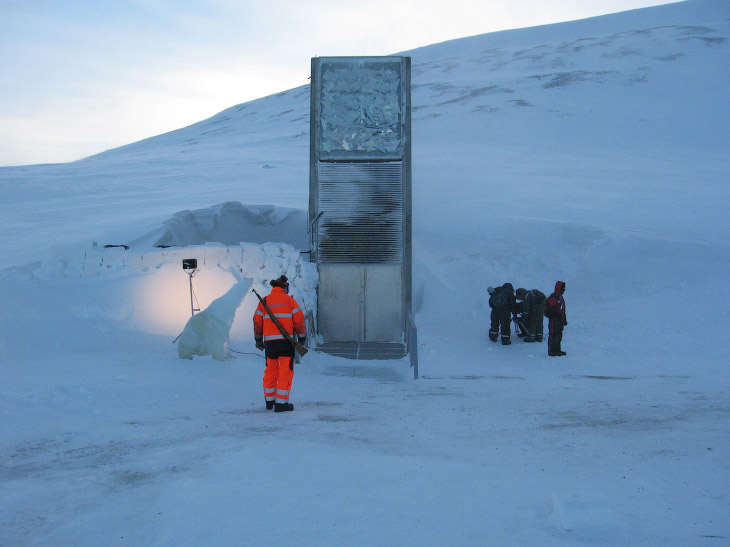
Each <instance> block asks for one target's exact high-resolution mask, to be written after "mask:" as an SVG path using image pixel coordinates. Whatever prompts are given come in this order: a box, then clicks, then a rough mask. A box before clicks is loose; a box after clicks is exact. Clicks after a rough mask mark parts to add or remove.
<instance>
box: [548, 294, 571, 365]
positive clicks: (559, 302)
mask: <svg viewBox="0 0 730 547" xmlns="http://www.w3.org/2000/svg"><path fill="white" fill-rule="evenodd" d="M563 293H565V282H564V281H558V282H556V283H555V292H554V293H553V294H551V295H550V296H549V297H548V299H547V308H546V311H545V314H546V315H547V317H548V355H550V356H551V357H559V356H562V355H565V354H566V353H565V352H564V351H563V350H562V348H561V347H560V344H561V342H562V341H563V328H564V327H565V326H566V325H567V324H568V320H567V316H566V315H565V299H564V298H563Z"/></svg>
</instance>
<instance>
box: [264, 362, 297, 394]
mask: <svg viewBox="0 0 730 547" xmlns="http://www.w3.org/2000/svg"><path fill="white" fill-rule="evenodd" d="M293 359H294V357H288V356H287V357H284V356H281V355H280V356H279V357H277V358H275V359H271V358H269V357H267V358H266V370H264V397H266V400H267V401H274V402H276V403H288V402H289V392H290V391H291V384H292V380H293V379H294V367H292V366H291V365H292V360H293Z"/></svg>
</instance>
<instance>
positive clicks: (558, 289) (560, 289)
mask: <svg viewBox="0 0 730 547" xmlns="http://www.w3.org/2000/svg"><path fill="white" fill-rule="evenodd" d="M564 292H565V281H557V282H556V283H555V294H563V293H564Z"/></svg>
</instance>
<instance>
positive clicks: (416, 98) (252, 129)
mask: <svg viewBox="0 0 730 547" xmlns="http://www.w3.org/2000/svg"><path fill="white" fill-rule="evenodd" d="M728 11H730V9H729V8H728V3H727V2H724V1H721V0H697V1H689V2H684V3H678V4H670V5H667V6H661V7H657V8H649V9H643V10H636V11H631V12H626V13H621V14H616V15H609V16H604V17H597V18H593V19H588V20H584V21H576V22H571V23H563V24H556V25H549V26H545V27H536V28H530V29H523V30H515V31H507V32H499V33H492V34H485V35H481V36H474V37H470V38H464V39H461V40H453V41H450V42H445V43H442V44H436V45H433V46H428V47H424V48H419V49H417V50H414V51H411V52H405V53H406V54H408V55H411V56H412V59H413V79H412V80H413V82H412V83H413V108H414V115H413V134H414V137H413V161H414V177H413V181H414V182H413V184H414V213H415V214H414V237H415V239H416V240H419V239H421V238H422V237H423V230H425V229H427V228H428V227H429V226H432V225H434V224H435V225H439V227H443V226H444V225H445V224H448V223H449V222H451V219H452V218H453V214H454V211H460V213H461V214H462V215H463V214H464V213H466V216H467V217H480V220H479V222H478V223H477V225H476V226H475V227H479V228H481V227H483V221H482V220H481V218H483V217H486V218H488V219H495V218H498V217H499V218H501V217H507V218H514V217H515V216H518V217H519V218H529V219H532V220H534V221H536V222H548V223H550V222H556V221H558V222H561V223H564V222H568V223H570V222H577V223H581V224H583V223H585V219H586V217H589V218H590V219H592V221H594V223H595V224H596V225H600V226H602V227H611V229H620V230H628V231H631V232H640V233H645V234H647V235H650V236H651V237H660V238H666V237H670V238H677V239H683V240H685V241H695V242H701V241H714V242H722V241H724V239H725V238H724V235H725V234H727V233H728V231H729V227H730V225H729V224H728V222H730V221H728V215H726V214H725V209H726V208H725V205H726V204H727V202H728V200H727V197H728V189H727V188H728V186H727V184H726V183H727V172H728V165H729V163H728V154H727V151H728V150H730V138H729V137H728V131H727V122H728V120H730V106H729V103H730V102H729V101H728V100H727V96H726V93H727V88H728V83H730V62H728V61H729V59H730V55H728V35H729V34H730V33H729V32H728V17H729V14H728ZM308 110H309V90H308V88H307V87H301V88H296V89H293V90H289V91H285V92H282V93H280V94H277V95H273V96H270V97H266V98H263V99H259V100H256V101H252V102H249V103H245V104H241V105H238V106H235V107H232V108H230V109H228V110H225V111H223V112H221V113H220V114H218V115H216V116H214V117H212V118H210V119H208V120H204V121H202V122H200V123H197V124H195V125H192V126H189V127H186V128H184V129H180V130H178V131H173V132H171V133H167V134H165V135H160V136H158V137H153V138H150V139H147V140H144V141H140V142H137V143H134V144H130V145H128V146H124V147H121V148H118V149H114V150H110V151H108V152H105V153H102V154H99V155H97V156H93V157H91V158H88V159H86V160H82V161H79V162H75V163H69V164H60V165H40V166H26V167H7V168H0V187H1V188H2V191H3V200H4V201H5V202H6V203H9V204H12V207H9V208H6V210H5V212H4V220H3V224H2V232H1V233H0V240H1V243H0V245H2V247H1V248H0V249H1V250H2V252H3V255H4V257H5V260H6V264H10V265H13V264H20V263H23V262H26V261H30V260H33V259H36V258H38V256H39V255H40V254H42V253H43V249H39V248H34V247H35V243H34V242H35V240H36V237H37V236H39V235H40V236H42V241H44V242H45V243H47V244H49V245H51V244H60V243H72V244H78V243H82V242H83V243H86V242H88V241H89V239H98V240H102V241H105V242H114V243H118V242H124V241H130V240H132V239H135V238H137V237H140V236H141V235H142V234H144V233H147V232H148V231H151V230H154V229H156V228H157V227H158V226H159V225H160V223H162V222H163V221H164V220H165V219H167V218H169V217H170V216H171V215H173V214H174V213H176V212H178V211H181V210H184V209H199V208H201V207H206V206H211V205H213V204H217V203H223V202H227V201H238V202H241V203H274V204H277V205H280V206H285V207H294V208H299V209H306V207H307V195H308V147H309V136H308V131H309V113H308ZM110 130H113V128H111V129H110ZM442 194H449V195H451V196H452V203H454V205H455V206H456V207H457V209H453V208H452V207H451V206H449V207H445V206H444V202H443V200H442V199H441V195H442ZM112 198H113V199H114V200H115V203H119V204H121V205H120V208H119V209H120V210H118V211H114V210H110V207H109V206H108V203H109V201H110V199H112ZM59 200H68V202H69V205H68V206H67V207H66V206H63V207H65V208H66V209H67V214H66V216H65V217H64V219H63V220H64V230H63V231H62V232H60V231H59V230H57V227H56V226H55V225H54V224H53V222H51V223H49V222H46V221H44V218H45V215H44V211H45V210H46V209H47V208H49V207H51V208H55V207H56V206H58V205H59V204H60V203H61V201H59ZM464 208H466V210H465V209H464ZM467 210H468V212H467ZM588 211H590V213H589V214H586V213H587V212H588ZM668 211H672V214H671V215H667V214H666V213H667V212H668ZM130 219H133V222H131V223H130V222H129V220H130ZM426 224H428V226H426ZM30 229H32V231H33V237H32V238H31V237H29V235H28V233H29V232H28V231H29V230H30Z"/></svg>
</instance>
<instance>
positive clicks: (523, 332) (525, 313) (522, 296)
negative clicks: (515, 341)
mask: <svg viewBox="0 0 730 547" xmlns="http://www.w3.org/2000/svg"><path fill="white" fill-rule="evenodd" d="M527 294H528V291H527V290H526V289H523V288H522V287H520V288H519V289H517V290H516V291H515V310H514V318H515V325H516V327H517V328H516V329H515V330H517V331H518V332H517V336H519V337H520V338H524V340H525V342H527V338H528V336H529V329H528V324H529V321H530V305H529V303H528V302H527Z"/></svg>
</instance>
